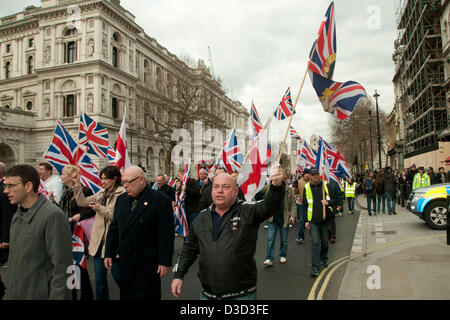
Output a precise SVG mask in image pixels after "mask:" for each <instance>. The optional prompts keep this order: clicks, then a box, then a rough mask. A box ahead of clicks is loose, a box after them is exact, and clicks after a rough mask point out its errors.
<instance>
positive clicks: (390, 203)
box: [384, 191, 397, 213]
mask: <svg viewBox="0 0 450 320" xmlns="http://www.w3.org/2000/svg"><path fill="white" fill-rule="evenodd" d="M384 196H385V198H386V202H387V207H388V211H389V213H392V212H394V210H395V204H396V202H397V199H396V197H395V196H394V192H393V191H386V193H385V194H384Z"/></svg>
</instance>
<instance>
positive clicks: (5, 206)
mask: <svg viewBox="0 0 450 320" xmlns="http://www.w3.org/2000/svg"><path fill="white" fill-rule="evenodd" d="M4 190H5V185H4V184H3V182H1V181H0V243H9V229H10V228H11V221H12V217H13V216H14V213H16V211H17V206H16V205H12V204H11V203H10V202H9V200H8V196H7V195H6V194H4V193H3V191H4Z"/></svg>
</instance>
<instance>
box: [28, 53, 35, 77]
mask: <svg viewBox="0 0 450 320" xmlns="http://www.w3.org/2000/svg"><path fill="white" fill-rule="evenodd" d="M33 65H34V62H33V56H29V57H28V66H27V67H28V70H27V71H28V74H32V73H33Z"/></svg>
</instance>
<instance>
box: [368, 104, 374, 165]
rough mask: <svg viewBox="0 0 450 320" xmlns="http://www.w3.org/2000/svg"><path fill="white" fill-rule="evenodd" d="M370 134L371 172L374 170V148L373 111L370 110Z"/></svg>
mask: <svg viewBox="0 0 450 320" xmlns="http://www.w3.org/2000/svg"><path fill="white" fill-rule="evenodd" d="M369 134H370V163H371V165H370V170H373V148H372V111H371V110H369Z"/></svg>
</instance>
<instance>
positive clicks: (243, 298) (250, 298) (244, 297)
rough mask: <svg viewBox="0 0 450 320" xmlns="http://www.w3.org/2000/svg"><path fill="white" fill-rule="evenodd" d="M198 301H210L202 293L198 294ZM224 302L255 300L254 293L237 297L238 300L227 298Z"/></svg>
mask: <svg viewBox="0 0 450 320" xmlns="http://www.w3.org/2000/svg"><path fill="white" fill-rule="evenodd" d="M200 300H211V299H209V298H208V297H207V296H205V295H204V294H203V292H202V293H200ZM225 300H229V301H240V300H256V291H253V292H252V293H249V294H248V295H246V296H242V297H238V298H229V299H225Z"/></svg>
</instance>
